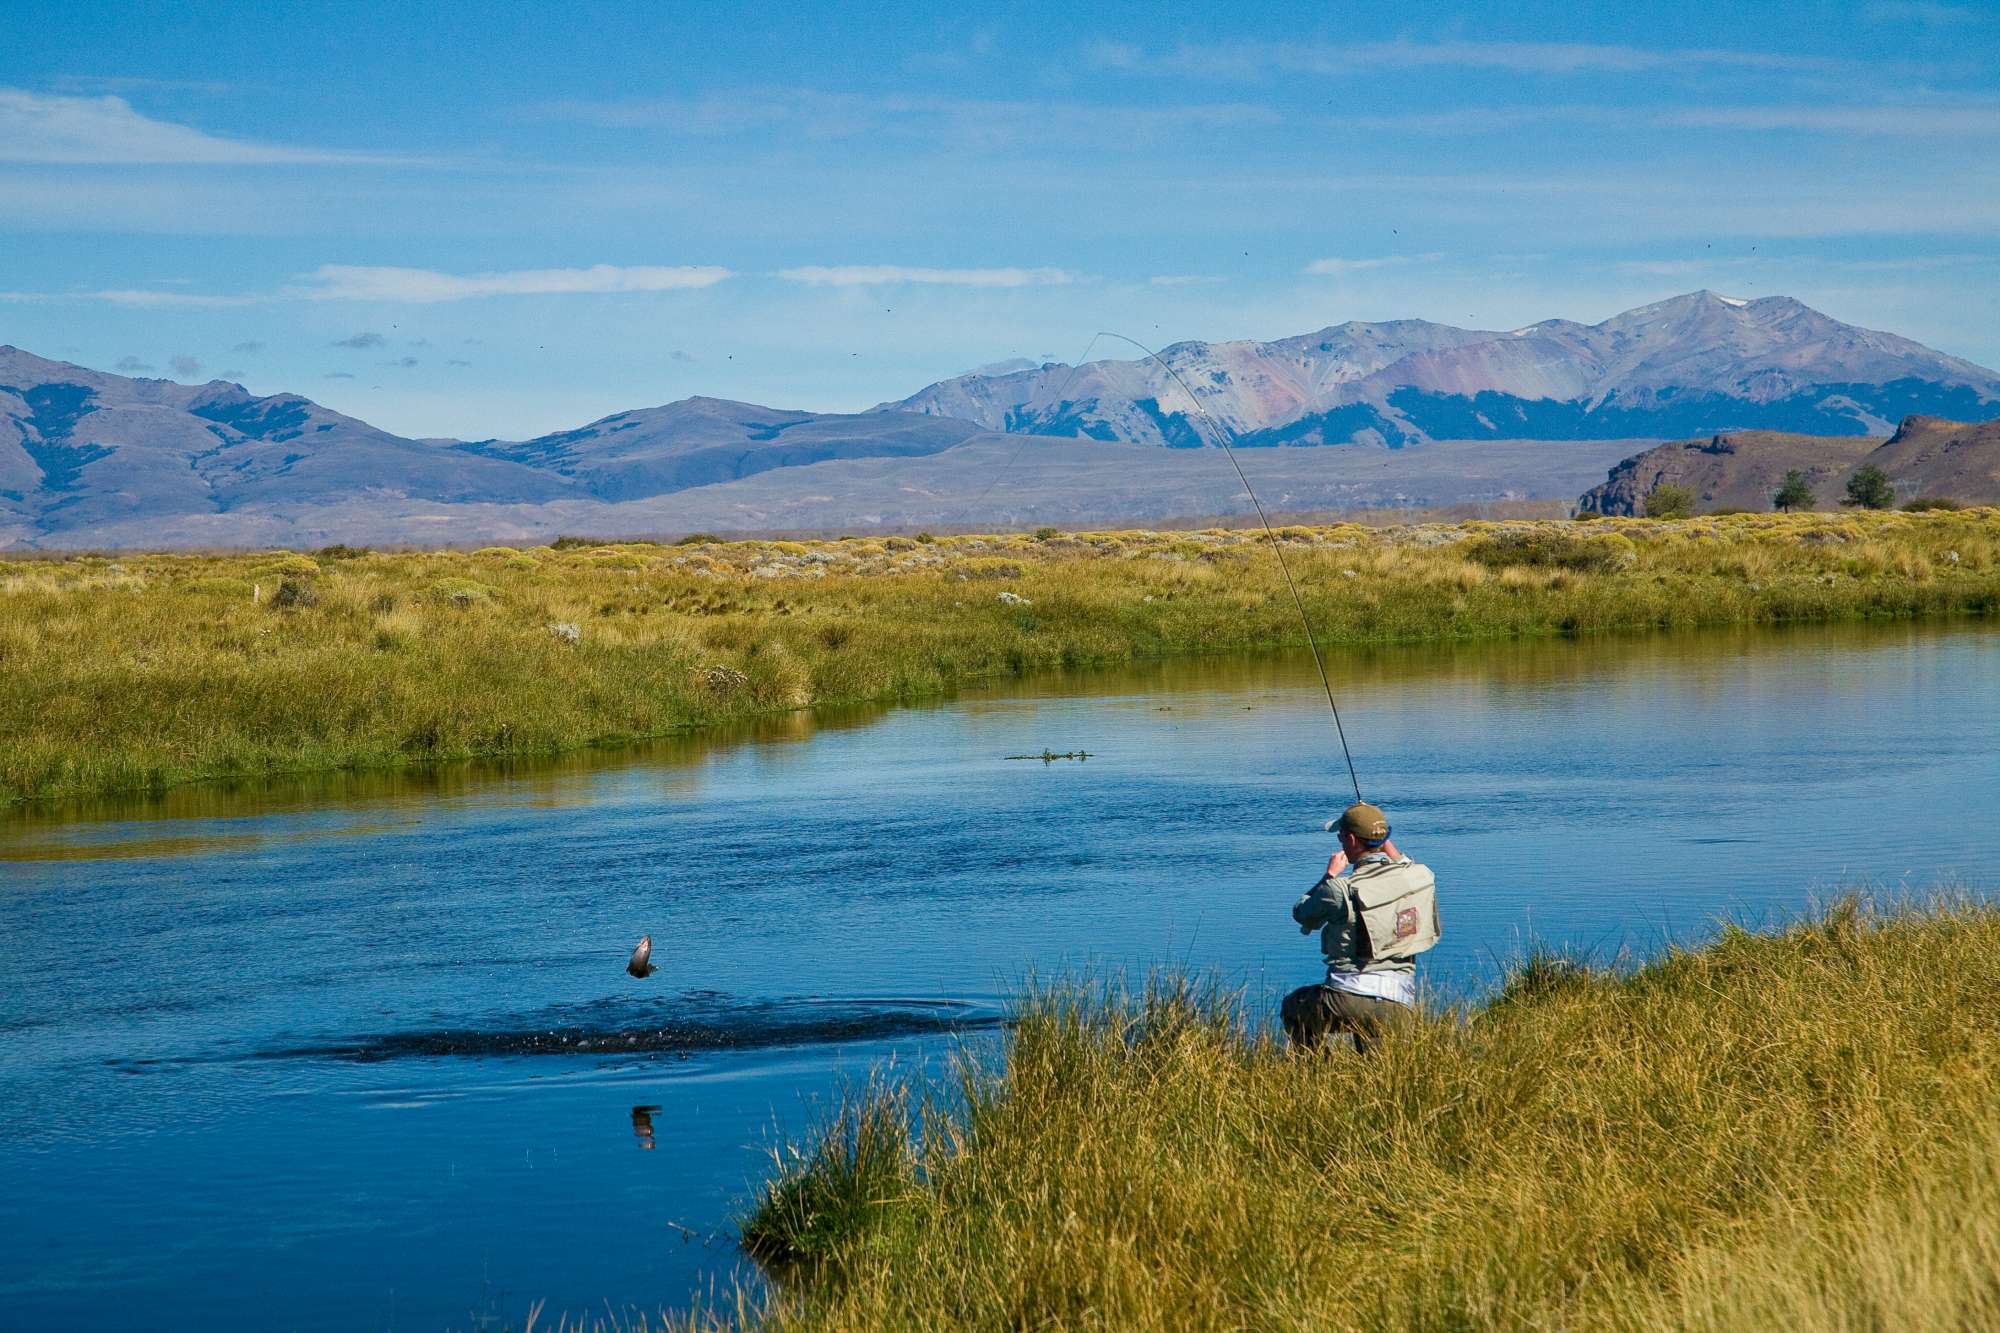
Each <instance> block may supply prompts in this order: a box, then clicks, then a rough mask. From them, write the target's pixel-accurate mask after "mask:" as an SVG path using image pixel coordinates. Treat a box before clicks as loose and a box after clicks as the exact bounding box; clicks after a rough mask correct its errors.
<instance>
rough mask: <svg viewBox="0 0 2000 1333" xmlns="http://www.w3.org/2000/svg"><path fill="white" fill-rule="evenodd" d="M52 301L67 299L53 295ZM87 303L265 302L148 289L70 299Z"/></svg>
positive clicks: (121, 289) (75, 295) (125, 289)
mask: <svg viewBox="0 0 2000 1333" xmlns="http://www.w3.org/2000/svg"><path fill="white" fill-rule="evenodd" d="M49 299H51V300H63V299H66V298H64V297H63V296H61V295H52V296H51V297H50V298H49ZM67 299H75V300H85V301H107V302H109V303H110V304H112V305H132V306H232V305H255V304H256V303H257V302H258V301H261V300H263V299H264V298H263V297H259V296H224V295H213V294H204V293H201V292H156V291H150V290H147V289H146V288H143V287H139V288H128V287H117V288H110V289H107V290H105V291H96V292H73V293H70V296H69V298H67Z"/></svg>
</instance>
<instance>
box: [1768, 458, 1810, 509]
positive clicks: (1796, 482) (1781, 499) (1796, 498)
mask: <svg viewBox="0 0 2000 1333" xmlns="http://www.w3.org/2000/svg"><path fill="white" fill-rule="evenodd" d="M1818 498H1819V497H1817V496H1815V495H1814V494H1813V488H1812V483H1811V482H1809V481H1807V480H1806V474H1805V473H1803V472H1801V471H1799V470H1798V469H1797V468H1793V469H1792V470H1791V471H1790V472H1787V473H1786V474H1785V480H1784V482H1783V484H1781V485H1780V486H1779V487H1778V493H1777V494H1776V495H1774V496H1772V497H1771V508H1773V509H1782V510H1784V511H1785V512H1786V513H1788V514H1789V513H1791V512H1792V510H1794V509H1811V508H1812V507H1813V504H1814V503H1815V502H1816V501H1817V500H1818Z"/></svg>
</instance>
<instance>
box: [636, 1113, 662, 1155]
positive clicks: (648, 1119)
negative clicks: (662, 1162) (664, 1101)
mask: <svg viewBox="0 0 2000 1333" xmlns="http://www.w3.org/2000/svg"><path fill="white" fill-rule="evenodd" d="M659 1109H660V1108H659V1107H657V1106H635V1107H633V1108H632V1136H633V1137H634V1138H636V1139H638V1140H639V1148H640V1150H641V1151H642V1152H651V1151H653V1112H655V1111H657V1110H659Z"/></svg>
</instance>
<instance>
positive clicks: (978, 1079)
mask: <svg viewBox="0 0 2000 1333" xmlns="http://www.w3.org/2000/svg"><path fill="white" fill-rule="evenodd" d="M1996 996H2000V912H1996V911H1995V910H1993V909H1992V908H1991V907H1988V906H1981V905H1978V904H1977V903H1976V902H1974V901H1972V900H1970V899H1967V898H1957V899H1949V900H1941V901H1937V902H1934V903H1931V904H1928V905H1927V906H1925V907H1924V908H1923V909H1921V910H1910V909H1888V910H1879V911H1878V910H1876V909H1874V908H1872V907H1871V906H1869V905H1868V904H1866V903H1864V902H1857V901H1853V900H1849V901H1846V902H1842V903H1839V904H1836V905H1834V906H1832V907H1831V908H1830V909H1828V910H1826V911H1824V912H1821V913H1819V914H1817V915H1815V916H1813V917H1811V918H1809V919H1806V920H1802V921H1800V922H1798V923H1796V924H1794V925H1792V926H1791V927H1789V928H1787V929H1784V930H1781V931H1779V932H1777V933H1775V934H1770V935H1753V934H1748V933H1745V932H1743V931H1740V930H1733V929H1732V930H1727V931H1725V932H1724V933H1723V934H1722V935H1721V937H1720V938H1718V939H1717V940H1715V941H1714V942H1713V943H1712V944H1709V945H1707V946H1706V947H1702V948H1699V949H1694V950H1690V951H1675V952H1672V953H1670V954H1668V955H1667V956H1665V957H1663V958H1661V959H1660V960H1658V961H1656V962H1654V963H1652V964H1650V965H1647V966H1644V967H1641V968H1638V969H1637V970H1629V971H1622V972H1614V971H1610V970H1602V969H1591V968H1588V967H1582V966H1574V965H1563V964H1561V963H1560V962H1558V961H1555V960H1549V959H1536V960H1530V961H1529V962H1528V963H1527V964H1525V965H1523V966H1521V967H1519V968H1517V969H1516V970H1515V972H1514V974H1513V975H1512V977H1511V978H1510V979H1509V981H1508V983H1507V984H1506V986H1505V987H1504V988H1503V989H1502V990H1501V991H1500V992H1499V993H1498V995H1497V996H1496V997H1495V998H1494V999H1493V1000H1492V1001H1491V1002H1489V1003H1487V1004H1486V1005H1484V1006H1482V1007H1479V1008H1477V1009H1474V1010H1471V1011H1469V1012H1465V1013H1461V1014H1441V1013H1434V1014H1432V1015H1431V1016H1429V1017H1428V1018H1427V1019H1426V1021H1424V1022H1423V1023H1422V1024H1421V1025H1420V1027H1419V1028H1418V1030H1417V1031H1416V1032H1415V1033H1414V1034H1413V1035H1412V1036H1410V1037H1408V1038H1407V1039H1404V1040H1400V1041H1397V1042H1393V1043H1389V1044H1386V1045H1385V1046H1384V1047H1383V1048H1382V1050H1381V1051H1380V1053H1379V1054H1378V1055H1377V1056H1375V1057H1374V1058H1370V1059H1361V1058H1359V1057H1357V1056H1354V1055H1353V1054H1352V1053H1351V1052H1342V1051H1338V1050H1331V1051H1322V1052H1318V1053H1315V1054H1313V1055H1309V1056H1294V1055H1292V1054H1290V1053H1288V1052H1286V1051H1285V1050H1283V1049H1282V1048H1281V1047H1280V1046H1278V1045H1276V1044H1274V1042H1273V1040H1272V1038H1271V1037H1270V1036H1268V1035H1267V1033H1266V1031H1265V1029H1264V1028H1263V1027H1261V1026H1258V1025H1253V1024H1252V1022H1251V1021H1250V1016H1249V1015H1246V1014H1245V1012H1244V1011H1243V1009H1242V1007H1241V1005H1240V1004H1239V1002H1238V1000H1237V998H1236V997H1234V996H1232V995H1229V994H1225V993H1220V992H1217V991H1215V990H1213V989H1205V988H1203V987H1202V986H1200V985H1197V984H1193V983H1190V982H1188V981H1186V980H1174V979H1165V980H1160V981H1156V982H1155V983H1153V984H1152V985H1150V986H1148V987H1146V988H1144V989H1143V990H1141V991H1139V992H1137V993H1126V992H1123V991H1121V990H1119V989H1117V988H1115V987H1111V988H1107V987H1095V988H1091V987H1085V988H1074V987H1072V988H1067V989H1054V990H1044V991H1042V992H1040V993H1038V994H1033V995H1030V996H1028V997H1027V998H1026V999H1025V1000H1024V1002H1023V1005H1022V1010H1021V1013H1020V1016H1019V1022H1018V1025H1017V1026H1016V1027H1015V1028H1014V1030H1013V1032H1012V1035H1011V1037H1010V1039H1009V1043H1008V1047H1009V1048H1008V1050H1007V1052H1006V1058H1005V1065H1004V1072H981V1071H979V1070H977V1069H971V1070H968V1072H967V1073H966V1075H965V1077H964V1079H963V1082H962V1085H961V1086H960V1087H958V1088H957V1089H955V1090H953V1091H952V1092H951V1094H950V1095H948V1096H943V1097H939V1098H933V1099H925V1098H922V1097H919V1096H916V1095H915V1094H912V1093H911V1092H910V1091H909V1090H908V1089H907V1088H897V1087H891V1086H886V1085H885V1086H878V1087H876V1088H874V1089H872V1090H869V1091H867V1092H864V1093H861V1094H857V1096H856V1097H855V1098H854V1100H853V1101H852V1102H851V1103H850V1104H849V1105H848V1106H847V1108H846V1109H845V1110H844V1111H843V1112H842V1113H841V1114H840V1115H839V1116H838V1117H837V1118H836V1119H835V1120H834V1121H833V1122H832V1123H830V1124H829V1125H828V1126H827V1127H826V1129H825V1131H824V1132H823V1133H822V1134H821V1135H820V1136H819V1137H818V1138H817V1139H816V1140H815V1141H813V1142H811V1143H809V1144H807V1145H805V1146H804V1147H802V1148H799V1149H796V1150H793V1151H790V1152H787V1153H786V1154H784V1155H783V1156H782V1157H781V1159H780V1163H779V1166H780V1169H779V1171H778V1172H777V1174H776V1176H775V1178H774V1180H773V1181H772V1183H771V1184H770V1186H769V1187H768V1190H767V1193H766V1194H765V1197H764V1199H763V1202H762V1204H761V1206H760V1207H759V1209H758V1210H757V1212H756V1213H755V1214H754V1215H753V1216H752V1217H751V1218H750V1219H749V1221H748V1222H747V1224H746V1228H745V1234H746V1238H747V1240H748V1241H749V1243H751V1244H752V1245H753V1246H754V1247H755V1248H757V1249H758V1250H759V1251H760V1252H762V1253H765V1254H768V1255H772V1256H775V1257H777V1258H779V1259H782V1260H784V1261H787V1262H788V1263H789V1267H788V1268H786V1269H785V1270H783V1271H784V1274H785V1276H784V1277H783V1280H782V1283H781V1286H780V1288H779V1292H778V1294H777V1295H776V1297H775V1298H774V1299H773V1300H772V1301H771V1302H770V1304H769V1306H768V1307H767V1308H766V1309H764V1310H763V1311H762V1313H761V1316H760V1318H759V1320H758V1322H760V1323H762V1324H763V1325H764V1326H767V1327H769V1328H773V1329H800V1330H804V1329H815V1330H850V1329H851V1330H862V1329H868V1330H873V1329H883V1328H908V1329H916V1328H922V1329H958V1328H966V1329H972V1328H979V1329H1001V1328H1005V1329H1056V1328H1061V1329H1106V1330H1109V1329H1121V1330H1124V1329H1134V1330H1146V1329H1300V1330H1304V1329H1331V1330H1341V1329H1356V1330H1359V1329H1410V1330H1433V1329H1464V1330H1487V1329H1492V1330H1500V1329H1522V1328H1536V1329H1631V1330H1642V1329H1644V1330H1650V1329H1661V1328H1676V1329H1698V1330H1717V1331H1718V1333H1719V1331H1720V1330H1739V1329H1773V1330H1776V1329H1785V1330H1808V1331H1817V1330H1826V1331H1828V1333H1831V1331H1833V1330H1842V1331H1846V1330H1857V1331H1858V1330H1863V1329H1868V1330H1931V1329H1939V1330H1943V1329H1983V1328H1993V1327H2000V1153H1997V1152H1996V1150H2000V1003H1996ZM696 1322H700V1321H699V1320H697V1321H696Z"/></svg>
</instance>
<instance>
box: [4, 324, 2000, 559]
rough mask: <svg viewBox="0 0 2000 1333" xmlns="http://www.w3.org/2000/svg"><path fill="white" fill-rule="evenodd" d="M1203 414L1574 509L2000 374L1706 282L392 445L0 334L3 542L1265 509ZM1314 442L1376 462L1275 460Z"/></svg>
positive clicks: (691, 402) (1423, 495)
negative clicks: (788, 400)
mask: <svg viewBox="0 0 2000 1333" xmlns="http://www.w3.org/2000/svg"><path fill="white" fill-rule="evenodd" d="M1161 361H1164V362H1165V363H1166V365H1167V366H1171V367H1172V368H1173V370H1174V371H1175V372H1176V374H1177V377H1178V378H1176V376H1175V375H1169V374H1167V372H1166V370H1165V369H1163V368H1162V366H1161V364H1160V362H1161ZM1183 385H1185V386H1186V387H1183ZM1190 394H1193V395H1195V396H1196V397H1197V398H1198V401H1199V405H1200V406H1199V409H1197V407H1196V403H1195V401H1194V400H1191V399H1190ZM1203 411H1206V412H1207V413H1208V414H1210V415H1211V416H1212V417H1213V418H1214V419H1216V420H1219V421H1220V422H1222V423H1223V424H1224V425H1225V426H1227V428H1228V429H1229V431H1230V432H1231V433H1232V436H1233V440H1232V442H1233V443H1236V444H1238V445H1241V446H1249V447H1259V451H1258V453H1256V454H1254V455H1252V454H1246V459H1247V460H1249V461H1247V462H1246V470H1249V471H1250V474H1251V476H1252V479H1253V481H1256V482H1257V483H1258V485H1259V486H1260V489H1261V488H1268V489H1269V491H1270V493H1269V494H1267V495H1266V497H1265V498H1266V500H1267V503H1270V504H1272V505H1274V506H1278V507H1284V508H1291V509H1317V508H1351V507H1378V506H1423V505H1445V504H1457V503H1464V502H1467V501H1474V500H1499V499H1535V498H1562V499H1567V498H1568V497H1571V496H1574V495H1575V494H1577V492H1578V491H1579V490H1581V489H1582V488H1583V487H1584V486H1585V485H1587V484H1588V483H1589V482H1590V481H1591V480H1592V479H1593V478H1595V477H1602V476H1603V475H1604V469H1605V468H1606V467H1608V466H1609V465H1610V464H1611V463H1613V462H1615V461H1617V460H1618V459H1620V458H1625V457H1627V456H1629V455H1634V454H1637V453H1639V452H1641V451H1642V450H1644V449H1645V448H1646V447H1647V446H1649V445H1650V444H1652V443H1654V442H1656V441H1658V440H1660V439H1662V438H1665V437H1669V436H1679V435H1705V434H1712V433H1720V432H1727V431H1742V430H1754V429H1767V430H1771V429H1781V430H1787V431H1807V432H1812V433H1815V434H1819V435H1866V434H1876V435H1882V434H1887V433H1888V432H1889V431H1890V429H1891V428H1892V426H1893V424H1894V422H1895V421H1896V420H1898V419H1900V418H1902V417H1903V416H1906V415H1909V414H1911V413H1925V414H1931V415H1937V416H1944V417H1953V418H1958V419H1962V420H1974V421H1978V420H1985V419H1987V418H1989V417H1992V416H1995V415H1996V414H2000V374H1996V373H1995V372H1993V371H1990V370H1987V369H1985V368H1983V367H1980V366H1977V365H1974V364H1972V363H1971V362H1968V361H1963V360H1960V359H1958V358H1956V357H1951V356H1947V355H1945V354H1943V353H1940V352H1935V351H1932V350H1931V349H1929V348H1926V347H1924V346H1922V345H1921V344H1918V343H1915V342H1911V341H1910V340H1908V339H1905V338H1900V337H1897V336H1895V335H1893V334H1888V333H1878V332H1875V331H1872V330H1867V329H1860V328H1855V327H1853V326H1850V325H1847V324H1842V323H1840V322H1839V321H1837V320H1834V319H1831V318H1829V317H1827V316H1825V315H1822V314H1820V313H1818V312H1817V311H1814V310H1811V309H1809V308H1808V307H1806V306H1804V305H1801V304H1800V303H1799V302H1797V301H1793V300H1791V299H1789V298H1786V297H1767V298H1763V299H1760V300H1755V301H1743V300H1738V299H1736V298H1731V297H1724V296H1719V295H1717V294H1715V293H1712V292H1696V293H1691V294H1689V295H1686V296H1680V297H1676V298H1674V299H1672V300H1669V301H1663V302H1660V303H1657V304H1655V305H1650V306H1645V307H1641V308H1640V309H1638V310H1633V311H1628V312H1626V313H1625V314H1623V315H1619V316H1616V317H1615V318H1612V319H1609V320H1606V321H1604V322H1603V323H1601V324H1594V325H1584V324H1576V323H1572V322H1570V321H1565V320H1549V321H1545V322H1543V323H1540V324H1535V325H1531V326H1528V327H1526V328H1522V329H1515V330H1511V331H1508V332H1504V333H1494V332H1490V331H1479V330H1470V329H1458V328H1452V327H1450V326H1448V325H1442V324H1432V323H1427V322H1424V321H1420V320H1400V321H1394V322H1390V323H1383V324H1360V323H1348V324H1342V325H1337V326H1333V327H1329V328H1326V329H1322V330H1320V331H1319V332H1317V333H1312V334H1305V335H1301V336H1299V337H1296V338H1287V339H1282V340H1279V341H1277V342H1270V343H1258V342H1227V343H1177V344H1174V345H1173V346H1171V347H1168V348H1165V349H1163V351H1162V352H1161V355H1160V360H1158V361H1156V360H1153V359H1151V358H1136V359H1132V360H1105V361H1091V362H1088V363H1086V364H1083V365H1081V366H1076V367H1071V366H1065V365H1060V364H1054V363H1051V364H1044V365H1040V366H1022V365H1020V364H1018V363H1015V364H1003V365H996V366H990V367H986V368H984V369H983V370H981V371H978V372H974V373H971V374H968V375H961V376H958V377H956V378H954V379H949V380H944V381H941V382H939V383H936V384H933V385H930V386H929V387H927V388H925V389H922V390H920V391H919V392H918V393H916V394H913V395H912V396H910V397H909V398H907V399H903V400H901V401H900V402H895V403H885V404H882V405H881V406H879V407H877V408H874V409H871V410H870V411H867V412H863V413H852V414H832V413H814V412H801V411H787V410H783V409H778V408H769V407H761V406H757V405H755V404H748V403H737V402H729V401H725V400H721V399H715V398H689V399H684V400H682V401H679V402H675V403H670V404H667V405H665V406H662V407H653V408H644V409H638V410H634V411H627V412H620V413H616V414H614V415H612V416H607V417H604V418H602V419H600V420H598V421H594V422H591V423H589V424H588V425H585V426H582V427H579V428H577V429H575V430H569V431H562V432H558V433H555V434H550V435H542V436H538V437H535V438H532V439H524V440H498V439H491V440H471V441H467V440H454V439H411V438H406V437H403V436H399V435H395V434H392V433H390V432H388V431H384V430H381V429H379V428H377V427H375V426H372V425H369V424H368V423H367V422H364V421H360V420H357V419H355V418H353V417H350V416H346V415H343V414H342V413H339V412H336V411H333V410H331V409H329V408H326V407H322V406H321V405H319V404H317V403H315V402H313V401H311V400H310V399H307V398H303V397H301V396H299V395H297V394H289V393H280V394H273V395H269V396H259V395H255V394H252V393H250V392H249V391H247V390H246V389H244V388H243V386H241V385H239V384H233V383H228V382H224V381H214V382H211V383H208V384H204V385H184V384H179V383H175V382H172V381H168V380H157V379H131V378H127V377H125V376H122V375H114V374H108V373H105V372H102V371H96V370H90V369H87V368H85V367H82V366H76V365H71V364H68V363H66V362H60V361H50V360H45V359H43V358H41V357H37V356H34V355H32V354H30V353H28V352H25V351H22V350H20V349H17V348H14V347H0V547H8V546H15V547H37V546H49V547H76V546H141V545H162V546H175V545H250V544H255V545H263V544H292V545H298V544H310V543H315V542H330V541H369V542H377V543H383V542H433V543H435V542H464V541H499V540H510V541H532V540H544V539H546V538H548V537H551V536H554V535H556V534H557V533H560V532H590V533H600V534H620V535H646V534H670V533H676V532H684V531H688V530H691V529H694V528H710V529H716V530H726V529H735V530H749V529H771V528H837V527H868V526H874V525H897V526H915V525H921V524H926V523H928V524H943V523H961V524H964V523H980V524H995V525H999V524H1008V523H1022V522H1072V523H1074V522H1083V521H1109V520H1115V519H1121V518H1126V519H1129V518H1145V517H1153V518H1158V517H1166V516H1174V515H1196V514H1204V513H1213V514H1219V513H1224V512H1233V511H1235V510H1238V509H1240V508H1243V507H1245V505H1246V503H1247V502H1245V501H1244V500H1242V498H1241V496H1240V494H1239V493H1238V492H1237V491H1236V490H1235V489H1234V487H1233V485H1232V483H1233V480H1234V479H1233V474H1231V473H1230V471H1229V469H1227V468H1225V467H1220V466H1219V464H1218V461H1217V460H1213V459H1210V458H1207V457H1205V456H1203V455H1200V454H1195V455H1191V456H1185V457H1184V460H1183V458H1176V457H1175V455H1174V453H1173V452H1172V451H1173V450H1174V449H1177V448H1180V447H1185V446H1191V445H1200V444H1203V443H1213V442H1214V438H1215V437H1216V434H1217V432H1216V431H1215V429H1214V427H1213V426H1212V425H1211V424H1210V423H1209V422H1208V420H1206V419H1204V417H1203V416H1202V412H1203ZM1320 444H1357V445H1367V446H1374V447H1372V448H1361V449H1352V448H1350V449H1341V450H1319V449H1309V448H1283V449H1277V448H1270V447H1269V446H1277V445H1291V446H1303V445H1320ZM1161 446H1167V447H1168V448H1166V449H1163V448H1162V447H1161ZM1383 446H1387V447H1386V448H1384V447H1383Z"/></svg>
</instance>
